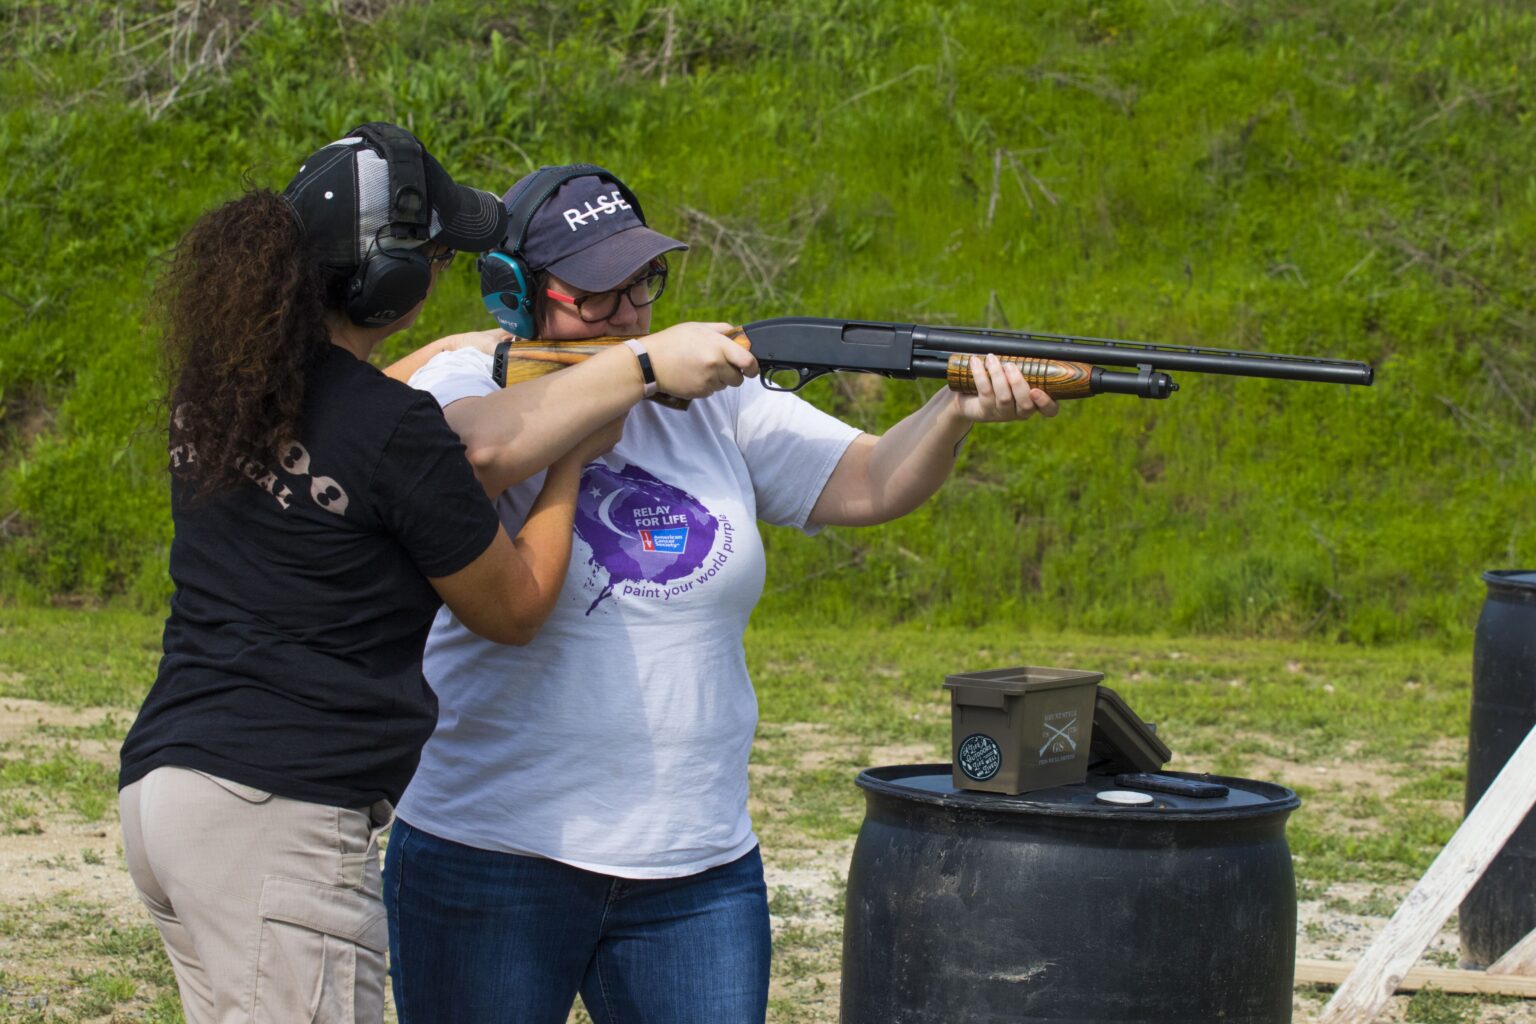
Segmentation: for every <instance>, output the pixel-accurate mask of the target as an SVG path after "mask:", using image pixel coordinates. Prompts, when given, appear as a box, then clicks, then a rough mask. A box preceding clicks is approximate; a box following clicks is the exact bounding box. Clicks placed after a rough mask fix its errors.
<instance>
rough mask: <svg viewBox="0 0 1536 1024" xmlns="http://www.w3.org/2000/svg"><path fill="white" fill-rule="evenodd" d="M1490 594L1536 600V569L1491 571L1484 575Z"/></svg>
mask: <svg viewBox="0 0 1536 1024" xmlns="http://www.w3.org/2000/svg"><path fill="white" fill-rule="evenodd" d="M1483 582H1484V583H1486V584H1488V593H1489V594H1516V595H1519V596H1521V597H1525V598H1536V569H1489V570H1488V571H1487V572H1485V573H1483Z"/></svg>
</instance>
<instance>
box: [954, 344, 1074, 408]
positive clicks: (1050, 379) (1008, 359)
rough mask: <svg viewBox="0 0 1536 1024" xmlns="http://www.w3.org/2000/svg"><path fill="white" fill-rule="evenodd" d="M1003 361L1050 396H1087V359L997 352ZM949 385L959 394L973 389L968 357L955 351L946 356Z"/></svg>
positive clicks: (972, 391)
mask: <svg viewBox="0 0 1536 1024" xmlns="http://www.w3.org/2000/svg"><path fill="white" fill-rule="evenodd" d="M997 358H998V359H1000V360H1002V361H1003V362H1004V363H1012V364H1013V365H1015V366H1017V367H1018V368H1019V372H1020V373H1022V374H1023V375H1024V379H1025V380H1026V381H1027V382H1028V383H1029V386H1030V387H1035V388H1039V389H1040V390H1041V391H1044V392H1045V393H1046V394H1048V395H1050V396H1051V397H1052V398H1091V397H1092V396H1093V393H1094V391H1093V367H1092V366H1090V365H1089V364H1087V363H1069V362H1066V361H1064V360H1060V359H1040V358H1036V357H1034V356H998V357H997ZM948 380H949V388H950V390H951V391H958V392H960V393H961V394H963V395H974V394H975V393H976V378H975V377H974V376H973V375H972V374H971V357H970V356H969V355H965V354H961V353H958V352H957V353H955V354H954V355H952V356H950V357H949V378H948Z"/></svg>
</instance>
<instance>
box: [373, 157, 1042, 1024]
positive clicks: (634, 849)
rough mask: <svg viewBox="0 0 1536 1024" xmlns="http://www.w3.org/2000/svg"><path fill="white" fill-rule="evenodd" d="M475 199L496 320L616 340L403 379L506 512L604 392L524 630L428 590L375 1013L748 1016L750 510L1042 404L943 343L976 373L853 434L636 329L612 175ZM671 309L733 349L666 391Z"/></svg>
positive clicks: (813, 493) (762, 988) (902, 495)
mask: <svg viewBox="0 0 1536 1024" xmlns="http://www.w3.org/2000/svg"><path fill="white" fill-rule="evenodd" d="M589 172H596V173H589ZM530 196H531V197H532V198H530ZM504 202H505V203H506V204H507V206H508V208H509V212H510V213H511V217H510V221H511V223H510V228H509V232H508V240H507V242H506V244H505V245H504V247H503V248H504V250H506V251H505V252H503V253H502V254H501V256H500V257H498V256H497V255H495V254H493V255H492V256H489V257H487V261H488V262H487V263H486V264H483V265H482V266H483V268H488V269H485V272H484V273H483V277H482V281H483V284H484V287H483V290H484V291H486V292H487V293H488V294H487V304H488V306H490V307H492V308H493V310H495V311H497V313H498V316H499V318H501V319H502V320H503V323H504V324H505V325H508V326H518V327H521V328H523V329H522V330H520V331H519V333H522V334H528V333H536V334H537V336H539V337H542V338H545V339H581V338H592V337H602V336H606V335H620V336H634V337H635V338H636V339H637V340H636V342H635V343H634V344H633V345H632V346H630V347H625V346H616V347H615V348H614V349H611V350H609V351H606V352H604V353H603V354H601V355H599V356H596V357H594V358H592V359H591V360H588V361H587V362H585V363H583V364H581V365H579V366H574V367H571V368H569V369H567V370H562V371H561V372H560V373H557V374H553V375H551V376H549V377H545V378H542V379H541V380H538V381H534V382H532V383H528V384H519V385H517V386H515V387H512V388H508V389H505V390H503V389H501V388H499V387H498V386H497V385H496V384H495V383H494V381H493V379H492V373H491V370H492V357H491V356H490V355H489V354H488V353H487V352H486V351H483V350H482V348H481V347H477V346H476V345H473V344H470V345H466V346H464V347H461V348H458V349H456V350H455V351H449V352H446V353H442V354H437V355H435V356H434V357H433V358H432V359H431V361H430V362H428V363H426V365H425V366H424V367H422V368H420V370H419V372H417V373H416V374H415V376H414V377H413V378H412V383H413V384H414V385H416V386H417V387H421V388H425V389H427V390H429V391H431V392H432V394H433V395H434V397H436V398H437V400H438V402H439V403H440V404H441V405H442V406H443V407H444V412H445V415H446V416H447V418H448V421H449V423H450V425H452V426H453V427H454V428H455V429H456V430H457V431H458V432H459V434H460V436H461V437H462V438H463V440H464V442H465V445H466V447H467V449H468V451H469V455H470V459H471V462H472V463H473V464H474V466H475V467H476V471H477V472H478V473H479V474H480V475H481V479H482V480H483V481H487V482H490V485H489V486H488V488H487V489H488V490H489V489H491V486H494V487H496V488H500V489H502V490H501V496H500V498H499V499H498V502H497V511H498V513H499V515H500V516H501V519H502V522H503V524H504V525H505V526H506V527H507V528H509V529H515V528H516V527H517V525H518V524H519V523H521V522H522V521H523V519H524V517H525V516H526V515H527V511H528V509H529V507H530V505H531V502H532V500H533V498H534V496H535V495H537V493H538V488H539V487H540V485H541V482H542V472H541V470H542V467H543V465H544V462H546V461H548V460H549V459H551V458H553V457H555V456H556V455H558V454H559V453H560V452H561V451H563V450H564V448H565V447H566V446H568V445H569V444H571V443H572V441H573V440H574V439H575V438H577V437H579V436H581V434H582V433H583V432H584V431H589V430H590V429H591V428H592V426H594V425H596V424H598V423H601V422H603V421H605V420H607V419H609V418H612V417H614V416H616V415H621V414H623V413H624V411H625V410H628V415H627V418H626V420H625V424H624V436H623V439H622V440H621V441H620V442H619V444H618V445H617V446H615V447H614V448H613V449H612V451H610V452H609V453H608V454H606V455H604V456H603V457H602V458H601V459H599V460H598V461H596V462H592V463H589V464H588V465H587V466H586V467H585V469H584V471H583V474H582V478H581V485H580V492H579V496H578V499H577V509H576V515H575V523H574V533H575V537H574V542H573V547H572V552H573V554H572V559H571V564H570V568H569V571H568V572H567V575H566V580H565V585H564V588H563V589H562V591H561V594H560V597H559V599H558V601H557V602H556V607H555V610H554V612H553V613H552V614H551V616H550V618H549V621H548V622H547V623H546V625H545V627H544V630H543V632H541V634H540V635H539V636H538V637H537V638H536V639H535V640H534V641H533V642H532V643H530V644H529V645H527V646H526V647H520V648H512V647H502V646H498V645H496V644H490V643H486V642H484V641H481V640H479V639H478V638H477V637H475V636H474V635H473V634H472V633H470V632H469V630H468V629H466V628H465V627H464V625H463V624H462V623H460V622H458V621H457V620H456V619H455V618H454V617H453V615H452V613H451V612H448V611H445V612H444V613H443V614H440V615H439V616H438V619H437V621H436V622H435V623H434V624H433V628H432V632H431V637H430V639H429V641H428V644H427V651H426V658H425V669H426V672H427V675H428V677H429V679H430V680H431V682H432V686H433V688H434V689H435V690H436V691H437V693H438V695H439V699H440V715H439V720H438V726H437V730H436V732H434V734H433V736H432V738H431V740H430V741H428V743H427V746H426V748H425V750H424V752H423V754H422V759H421V765H420V767H419V769H418V771H417V774H416V776H415V778H414V780H413V781H412V783H411V786H410V788H409V789H408V790H407V792H406V795H405V797H404V800H403V801H402V803H401V805H400V810H399V814H400V818H399V821H398V823H397V825H396V831H395V835H394V838H393V840H392V841H391V843H390V846H389V850H388V854H387V857H386V863H385V875H386V881H385V900H386V904H387V906H388V910H389V923H390V941H391V948H392V952H393V968H392V969H393V972H394V973H393V978H394V984H395V999H396V1004H397V1006H398V1008H399V1011H400V1019H401V1022H402V1024H420V1022H424V1021H430V1020H473V1021H477V1022H516V1024H546V1022H547V1024H559V1022H563V1021H564V1020H565V1019H566V1016H567V1014H568V1013H569V1011H570V1008H571V1005H572V1002H573V1000H574V998H575V996H576V994H577V993H578V992H579V993H580V995H581V997H582V1001H583V1003H584V1004H585V1005H586V1008H587V1011H588V1013H590V1014H591V1016H592V1018H593V1020H594V1021H596V1022H597V1024H608V1022H621V1021H665V1022H668V1024H692V1022H697V1024H737V1022H741V1024H751V1022H760V1021H762V1020H763V1018H764V1016H765V1013H766V1008H767V1000H768V964H769V952H770V938H769V927H768V905H767V894H766V888H765V885H764V881H763V869H762V861H761V859H760V857H759V855H758V848H757V838H756V836H755V835H754V834H753V831H752V824H751V821H750V819H749V817H748V814H747V757H748V753H749V750H750V746H751V742H752V736H753V733H754V730H755V726H756V721H757V704H756V699H755V697H754V695H753V692H752V685H751V681H750V679H749V678H748V676H747V671H746V663H745V656H744V652H743V650H742V635H743V633H744V631H745V629H746V625H747V620H748V617H749V616H750V614H751V611H752V608H753V606H754V605H755V604H756V602H757V599H758V597H759V596H760V594H761V592H762V586H763V580H764V576H765V572H766V567H765V565H764V560H763V549H762V542H761V538H760V537H759V534H758V529H757V523H758V522H759V521H764V522H768V523H774V524H779V525H789V526H794V527H797V528H799V529H802V530H805V531H807V532H814V531H815V530H817V529H819V528H820V527H823V526H827V525H834V524H835V525H865V524H874V523H881V522H885V521H887V520H890V519H894V518H896V517H897V516H901V515H904V514H906V513H907V512H910V511H911V510H912V509H914V508H916V507H917V506H918V505H920V504H921V503H922V502H923V501H924V500H926V499H927V498H928V497H929V496H930V495H931V494H933V493H934V491H936V490H937V489H938V488H939V486H940V485H941V484H942V483H943V481H944V479H945V478H946V477H947V476H948V474H949V472H950V469H951V467H952V466H953V464H954V458H955V450H956V446H957V444H958V443H959V441H960V440H961V438H963V437H964V436H965V434H966V432H967V431H968V430H969V429H970V428H971V425H972V424H973V423H975V422H978V421H984V420H1017V419H1024V418H1027V417H1028V416H1030V415H1032V414H1034V413H1036V412H1040V413H1043V414H1044V415H1047V416H1049V415H1053V414H1054V413H1055V411H1056V407H1055V403H1054V402H1053V401H1052V400H1051V399H1050V398H1049V397H1048V396H1046V395H1045V394H1044V393H1043V392H1040V391H1037V390H1031V389H1030V388H1029V387H1028V386H1027V385H1026V384H1025V382H1024V380H1023V379H1022V377H1020V376H1019V375H1018V374H1017V372H1016V371H1015V370H1014V369H1013V368H1012V367H1008V368H1005V367H1004V366H1002V365H1001V364H999V363H998V362H996V361H995V360H994V359H992V358H990V357H989V358H988V359H987V360H985V361H983V360H980V359H978V360H976V361H975V362H974V363H973V367H972V368H973V371H975V373H976V377H977V380H978V390H979V393H978V394H976V395H974V396H960V395H956V394H953V393H950V392H942V393H940V394H939V395H937V396H935V397H934V399H933V400H932V401H930V402H929V403H928V404H927V405H925V406H924V407H923V408H922V409H919V410H918V411H917V412H915V413H913V414H912V415H911V416H908V417H907V418H906V419H904V420H902V421H901V422H900V423H898V424H896V425H895V426H894V427H892V428H891V429H890V430H889V431H888V432H887V433H886V434H885V435H884V436H882V437H876V436H873V435H869V434H864V433H861V432H860V431H859V430H857V429H856V428H854V427H851V426H848V425H847V424H844V423H842V422H840V421H838V420H837V419H835V418H834V417H832V416H829V415H827V414H825V413H823V412H821V411H819V410H817V409H816V408H815V407H813V406H811V405H810V404H808V403H806V402H804V401H802V400H801V399H799V398H797V397H795V396H793V395H787V394H783V393H779V392H770V391H768V390H766V389H764V388H760V387H751V386H749V387H727V385H734V384H738V383H740V380H741V375H742V374H747V375H752V374H755V372H756V367H755V364H754V363H753V362H752V360H751V357H750V355H748V354H747V353H746V352H745V351H743V350H741V349H735V348H734V347H733V346H731V345H730V344H729V343H728V342H723V339H722V336H721V335H720V334H719V330H720V329H721V328H723V327H725V326H726V325H723V324H712V325H691V326H685V327H684V328H672V329H670V330H669V331H664V332H661V333H659V334H655V335H646V332H647V331H648V330H649V327H650V318H651V303H652V302H654V301H655V299H656V298H658V297H659V296H660V295H661V293H662V291H663V289H664V287H665V284H666V274H667V264H666V258H665V254H666V253H668V252H671V251H674V250H678V249H682V248H684V246H683V244H682V243H680V242H678V241H675V240H673V239H671V238H668V237H666V236H664V235H661V234H658V233H657V232H655V231H653V230H651V229H650V228H648V227H646V225H645V222H644V219H643V215H642V214H641V212H640V209H639V203H638V200H635V199H634V197H633V195H632V194H631V193H629V192H628V190H626V189H624V187H623V186H622V184H620V183H619V182H618V181H617V180H616V179H614V178H612V177H611V176H609V175H607V173H606V172H601V171H599V170H598V169H596V168H590V167H588V168H581V167H575V168H568V169H565V173H563V174H562V173H555V174H554V175H553V176H551V174H549V173H545V174H542V175H540V176H533V180H532V181H531V182H530V180H529V179H524V181H523V182H520V183H519V184H518V185H516V186H514V187H513V189H512V190H511V191H510V192H509V193H508V194H507V196H506V197H504ZM502 257H505V259H502V262H504V263H507V264H508V265H511V259H512V258H515V259H516V261H517V268H518V271H519V273H521V274H523V275H524V277H523V278H522V279H521V280H520V281H518V280H514V282H513V286H512V292H511V294H510V295H509V294H508V293H507V292H506V291H505V289H506V288H507V287H508V285H507V284H506V281H507V278H506V275H505V273H503V269H504V268H502V267H500V266H497V265H495V264H494V263H491V262H489V261H493V260H496V259H500V258H502ZM520 286H526V287H524V288H521V289H520ZM519 290H522V291H523V292H524V293H525V294H526V297H527V298H528V299H529V300H531V301H530V302H529V304H528V305H526V306H525V305H523V304H522V303H521V302H519V301H518V300H519V297H520V296H519V294H518V293H519ZM520 314H527V315H528V316H530V318H531V321H532V324H531V327H530V325H529V324H527V323H522V324H519V323H517V318H518V316H519V315H520ZM682 331H691V332H693V334H692V337H693V338H694V341H693V343H692V344H694V345H695V346H699V345H702V346H704V347H707V348H708V350H709V352H710V353H711V356H712V357H715V356H719V357H722V358H723V357H724V356H725V355H726V354H730V353H734V354H733V355H732V356H731V358H732V361H731V363H730V367H729V368H727V367H723V366H719V365H718V364H717V366H716V368H715V370H714V371H713V372H714V373H715V374H716V377H715V380H716V382H717V383H718V384H720V385H721V390H720V391H719V392H718V393H716V394H713V395H710V396H709V397H707V398H703V399H697V400H695V401H694V402H693V403H692V405H691V406H690V407H689V408H688V409H687V410H677V409H672V408H665V407H662V406H660V405H658V404H656V403H653V402H641V401H639V400H640V398H641V397H642V396H644V395H645V394H647V393H649V391H650V390H652V388H651V387H650V386H649V384H650V382H651V381H653V380H654V382H655V383H656V384H659V386H660V389H661V390H662V391H663V392H667V393H676V392H675V391H674V390H673V386H672V379H673V375H675V374H679V373H680V372H681V371H679V369H678V367H677V360H678V359H679V358H680V356H681V353H682V351H683V349H682V345H681V344H680V343H682V342H683V341H684V339H682V338H681V337H678V336H676V333H677V332H682ZM464 340H466V339H459V340H458V342H454V343H451V344H458V343H461V342H463V341H464ZM467 340H469V341H472V342H473V341H477V340H478V341H481V342H484V341H487V340H490V339H488V338H480V339H474V338H470V339H467ZM722 344H723V345H724V347H723V348H722V347H721V346H722ZM694 351H695V353H697V351H698V349H697V348H695V349H694ZM418 365H419V364H418ZM695 393H697V392H695ZM541 459H542V460H544V461H540V460H541Z"/></svg>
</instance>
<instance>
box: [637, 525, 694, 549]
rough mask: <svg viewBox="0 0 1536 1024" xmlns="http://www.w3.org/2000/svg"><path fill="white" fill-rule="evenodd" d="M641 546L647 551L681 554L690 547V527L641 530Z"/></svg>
mask: <svg viewBox="0 0 1536 1024" xmlns="http://www.w3.org/2000/svg"><path fill="white" fill-rule="evenodd" d="M640 547H641V548H642V549H643V550H645V551H653V552H659V553H661V554H667V555H676V554H680V553H682V552H683V551H684V550H686V549H687V547H688V527H686V526H679V527H674V528H672V529H669V530H641V531H640Z"/></svg>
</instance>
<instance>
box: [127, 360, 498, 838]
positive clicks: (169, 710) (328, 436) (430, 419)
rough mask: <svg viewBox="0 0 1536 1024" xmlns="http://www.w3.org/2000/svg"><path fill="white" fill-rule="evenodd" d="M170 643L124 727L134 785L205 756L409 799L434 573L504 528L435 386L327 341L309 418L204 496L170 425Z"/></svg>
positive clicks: (239, 776)
mask: <svg viewBox="0 0 1536 1024" xmlns="http://www.w3.org/2000/svg"><path fill="white" fill-rule="evenodd" d="M170 455H171V467H172V474H171V479H172V484H171V511H172V517H173V519H174V522H175V527H176V533H175V538H174V539H173V540H172V541H171V560H170V564H171V579H172V581H173V582H174V583H175V585H176V591H175V595H174V596H173V597H172V598H171V613H170V617H169V618H168V619H167V620H166V624H165V639H164V649H165V656H164V657H163V658H162V659H161V661H160V672H159V675H158V677H157V678H156V680H155V685H154V687H153V688H152V689H151V690H150V692H149V696H148V697H147V698H146V699H145V701H144V706H143V708H142V709H141V710H140V711H139V717H138V720H137V721H135V722H134V724H133V728H132V729H130V730H129V732H128V738H127V739H126V740H125V741H124V743H123V755H122V772H121V775H120V777H119V785H122V786H127V785H129V784H131V783H133V782H135V781H136V780H138V779H140V778H142V777H143V776H144V775H146V774H148V773H149V772H150V771H152V770H153V769H155V768H158V767H161V766H164V765H178V766H181V767H184V768H193V769H197V770H200V771H206V772H209V773H210V774H213V775H217V776H220V777H222V778H227V779H230V780H232V781H235V782H241V783H245V784H246V785H250V786H256V787H257V788H259V789H265V790H270V791H271V792H273V793H276V794H278V795H280V796H286V797H292V798H294V799H298V800H306V801H310V802H312V803H321V804H329V805H333V806H338V807H362V806H366V805H368V804H371V803H373V802H374V801H376V800H378V799H379V798H380V797H384V798H388V799H389V800H392V801H393V800H398V799H399V798H400V794H401V793H402V792H403V791H404V789H405V785H406V783H407V782H409V781H410V778H411V775H412V773H413V772H415V770H416V763H417V760H418V759H419V757H420V754H421V747H422V744H424V743H425V742H426V741H427V738H428V737H429V736H430V735H431V734H432V729H433V727H434V726H435V725H436V723H437V698H436V697H435V696H434V695H433V693H432V690H431V688H430V687H428V685H427V681H426V677H425V676H423V675H422V671H421V652H422V647H423V646H424V645H425V643H426V638H427V630H428V629H429V627H430V626H431V624H432V617H433V615H434V614H436V612H437V609H438V607H439V605H440V604H441V601H440V599H439V598H438V596H437V592H436V591H435V590H433V589H432V586H431V584H430V583H428V581H427V577H429V576H447V575H449V574H451V573H454V572H457V571H458V570H460V569H462V568H464V567H465V566H467V565H468V564H469V563H470V562H472V561H474V560H475V558H477V557H478V556H479V555H480V554H482V553H483V552H484V551H485V550H486V548H487V547H488V546H489V545H490V543H491V541H492V540H493V539H494V538H495V533H496V531H497V530H498V529H500V523H499V522H498V520H497V518H496V513H495V511H494V509H493V508H492V506H491V503H490V501H489V500H488V499H487V498H486V496H485V492H484V490H483V489H482V488H481V487H480V485H479V484H478V483H477V482H476V480H475V476H474V473H473V471H472V470H471V469H470V466H469V463H468V461H467V460H466V459H465V457H464V446H463V445H462V444H461V443H460V442H459V439H458V437H457V436H456V435H455V434H454V433H453V431H452V430H451V429H450V428H449V426H448V424H447V423H446V422H445V421H444V419H443V414H442V410H441V409H440V408H439V407H438V405H437V403H436V402H435V401H434V400H433V398H432V396H431V395H428V394H427V393H425V392H422V391H416V390H414V389H412V388H410V387H407V386H406V385H404V384H401V383H399V382H398V381H394V380H391V379H390V378H388V377H386V376H384V375H383V374H382V373H380V372H379V371H378V370H377V369H375V368H374V367H372V366H370V365H368V364H367V363H364V362H362V361H360V360H358V359H357V358H355V357H354V356H352V355H351V354H349V353H348V352H346V351H344V350H342V349H340V348H335V347H334V346H332V347H331V349H330V350H329V351H327V352H326V354H325V355H324V356H323V357H322V359H321V360H320V362H319V364H318V366H317V367H316V368H315V369H314V370H313V371H312V372H311V374H310V377H309V381H308V386H307V390H306V394H305V400H304V419H303V429H302V437H301V438H300V439H299V441H297V442H295V443H292V444H289V445H285V446H284V447H283V450H282V451H281V452H278V453H276V455H275V456H274V457H273V458H272V459H271V460H270V461H265V460H256V459H250V460H244V461H243V463H242V466H241V468H242V470H243V471H244V472H245V474H246V476H247V477H249V478H250V481H249V482H248V483H242V484H239V485H238V486H236V487H234V488H232V489H230V490H228V491H226V492H224V493H221V494H219V495H217V496H214V497H212V498H211V499H210V500H208V501H206V502H203V503H201V504H195V503H194V504H190V505H189V504H188V502H187V500H186V499H187V485H186V484H185V483H184V482H182V481H181V480H180V479H178V477H177V474H176V472H175V470H176V468H177V467H178V466H179V465H181V464H182V463H183V461H184V460H188V459H195V458H196V452H195V451H194V450H192V448H191V446H190V445H188V444H187V443H186V442H185V440H184V439H183V438H181V437H179V436H178V431H177V429H176V427H175V425H174V423H173V424H172V428H171V451H170Z"/></svg>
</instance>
